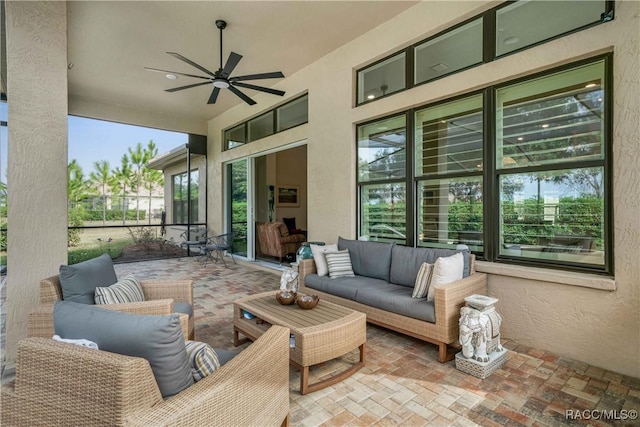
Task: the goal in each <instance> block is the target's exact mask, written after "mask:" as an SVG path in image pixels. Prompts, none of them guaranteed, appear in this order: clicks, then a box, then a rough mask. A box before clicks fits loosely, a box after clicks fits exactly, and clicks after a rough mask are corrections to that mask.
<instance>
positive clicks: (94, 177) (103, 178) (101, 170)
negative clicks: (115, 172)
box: [89, 160, 111, 225]
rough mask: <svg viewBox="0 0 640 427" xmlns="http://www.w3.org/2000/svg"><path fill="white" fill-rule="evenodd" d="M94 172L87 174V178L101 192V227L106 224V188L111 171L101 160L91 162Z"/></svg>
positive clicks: (105, 162)
mask: <svg viewBox="0 0 640 427" xmlns="http://www.w3.org/2000/svg"><path fill="white" fill-rule="evenodd" d="M93 167H94V169H95V171H94V172H91V173H90V174H89V178H91V181H92V182H93V184H95V185H96V186H97V187H99V188H100V189H101V190H102V225H105V224H106V222H107V186H108V185H109V181H110V180H111V171H110V170H109V168H110V166H109V162H107V161H105V160H102V161H99V162H93Z"/></svg>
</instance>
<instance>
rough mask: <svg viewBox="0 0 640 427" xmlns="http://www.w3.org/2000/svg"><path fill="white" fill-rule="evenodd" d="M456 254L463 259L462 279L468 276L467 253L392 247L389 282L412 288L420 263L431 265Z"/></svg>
mask: <svg viewBox="0 0 640 427" xmlns="http://www.w3.org/2000/svg"><path fill="white" fill-rule="evenodd" d="M456 252H462V256H463V258H464V270H463V273H462V277H468V276H469V274H470V265H469V251H468V250H464V251H457V250H453V249H433V248H408V247H405V246H398V245H393V249H392V250H391V269H390V280H389V281H390V282H391V283H393V284H396V285H402V286H407V287H411V288H413V286H414V285H415V282H416V276H417V275H418V270H420V266H422V263H425V262H428V263H429V264H433V263H435V262H436V260H437V259H438V258H439V257H448V256H451V255H454V254H455V253H456Z"/></svg>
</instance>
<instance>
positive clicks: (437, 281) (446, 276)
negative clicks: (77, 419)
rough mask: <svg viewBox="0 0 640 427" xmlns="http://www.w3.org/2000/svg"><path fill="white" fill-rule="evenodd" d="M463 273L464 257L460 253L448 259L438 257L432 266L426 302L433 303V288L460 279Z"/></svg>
mask: <svg viewBox="0 0 640 427" xmlns="http://www.w3.org/2000/svg"><path fill="white" fill-rule="evenodd" d="M463 271H464V257H463V256H462V253H461V252H458V253H457V254H455V255H451V256H448V257H440V258H438V259H437V260H436V262H435V264H434V265H433V273H432V274H431V283H429V290H428V292H427V301H433V299H434V296H435V288H436V287H437V286H442V285H446V284H448V283H452V282H455V281H456V280H460V279H462V275H463Z"/></svg>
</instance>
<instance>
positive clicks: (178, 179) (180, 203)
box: [172, 170, 199, 224]
mask: <svg viewBox="0 0 640 427" xmlns="http://www.w3.org/2000/svg"><path fill="white" fill-rule="evenodd" d="M198 176H199V173H198V170H193V171H191V185H190V187H191V220H190V221H187V215H188V213H187V212H188V206H189V205H188V202H189V197H188V191H189V186H188V185H187V184H188V174H187V173H186V172H185V173H181V174H179V175H174V176H173V177H172V181H173V222H174V223H175V224H187V223H190V224H193V223H197V222H198V195H199V180H198Z"/></svg>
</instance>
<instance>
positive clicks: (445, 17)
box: [208, 1, 640, 377]
mask: <svg viewBox="0 0 640 427" xmlns="http://www.w3.org/2000/svg"><path fill="white" fill-rule="evenodd" d="M495 4H496V3H493V2H491V3H490V2H485V3H482V2H446V3H442V2H440V3H438V7H434V6H433V2H423V3H420V4H418V5H417V6H415V7H413V8H411V9H409V10H408V11H407V12H405V13H404V14H401V15H399V16H397V17H395V18H392V19H390V20H389V21H387V22H386V23H384V24H383V25H380V26H379V27H377V28H376V29H374V30H372V31H371V32H369V33H367V34H365V35H363V36H361V37H360V38H358V39H356V40H354V41H352V42H351V43H349V44H347V45H344V46H342V47H341V48H339V49H337V50H336V51H334V52H332V53H330V54H329V55H327V56H325V57H324V58H322V59H321V60H319V61H317V62H316V63H314V64H311V65H310V66H308V67H307V68H305V69H303V70H301V71H300V72H298V73H296V74H294V75H292V76H288V77H287V78H286V79H284V80H283V81H282V82H281V83H279V84H278V85H277V86H276V87H278V88H280V89H283V90H286V91H287V96H286V98H287V99H291V98H292V97H293V96H295V95H296V94H299V93H302V92H304V91H307V90H308V93H309V123H308V124H307V125H305V126H304V127H299V128H295V129H293V130H292V131H295V132H297V133H296V134H290V133H287V132H284V133H283V134H278V135H275V136H273V137H269V138H265V139H264V140H261V141H257V142H254V143H251V144H247V145H246V146H243V147H240V148H238V149H234V150H230V151H227V152H222V151H221V146H222V144H221V135H222V130H223V129H224V128H227V127H230V126H231V125H233V124H236V123H238V122H241V121H243V120H246V119H247V118H249V117H253V116H255V115H257V114H259V113H260V111H265V110H268V109H271V108H273V106H274V105H275V103H280V102H281V101H282V100H281V99H279V98H278V99H274V98H276V97H270V96H268V95H258V96H256V97H255V99H256V101H257V102H258V105H257V106H258V107H259V108H260V110H256V109H255V107H254V108H250V107H247V106H239V107H236V108H234V109H232V110H230V111H228V112H226V113H225V114H223V115H221V116H219V117H217V118H215V119H213V120H211V121H210V122H209V144H210V146H209V148H210V149H209V153H210V163H209V165H208V168H209V173H210V175H209V176H210V179H209V181H208V182H209V196H210V200H221V199H222V197H221V188H222V187H221V186H220V185H218V183H221V182H222V176H221V170H222V169H221V165H222V164H223V162H225V161H229V160H232V159H235V158H241V157H243V156H247V155H250V154H254V153H258V152H260V151H262V150H265V149H269V148H273V147H276V146H278V144H286V143H288V142H291V141H296V140H298V139H304V138H307V139H308V147H307V159H308V160H307V166H308V170H307V177H308V194H310V195H312V196H310V197H309V198H308V228H309V230H310V235H309V239H310V240H322V241H327V242H330V241H334V240H335V239H336V237H337V236H338V235H342V236H345V237H350V238H354V237H355V236H356V200H357V199H356V191H355V176H356V171H355V168H356V152H355V142H354V141H355V124H356V123H359V122H362V121H366V120H370V119H373V118H376V117H380V116H383V115H387V114H390V113H393V112H396V111H401V110H405V109H407V108H410V107H414V106H418V105H423V104H426V103H429V102H433V101H436V100H439V99H445V98H449V97H452V96H454V95H457V94H461V93H466V92H470V91H472V90H474V89H478V88H482V87H486V86H488V85H491V84H495V83H498V82H502V81H507V80H511V79H514V78H516V77H519V76H522V75H526V74H531V73H533V72H536V71H541V70H545V69H549V68H553V67H555V66H558V65H561V64H565V63H569V62H573V61H576V60H579V59H582V58H586V57H590V56H595V55H597V54H600V53H603V52H610V51H613V52H614V88H613V89H614V94H615V95H614V101H615V105H614V142H613V150H614V159H613V161H614V212H615V217H614V223H615V265H616V269H615V279H611V280H609V283H610V285H611V286H610V287H614V286H615V287H616V290H615V291H603V290H595V289H587V288H583V287H579V286H569V285H566V284H560V283H558V282H559V281H561V279H562V278H561V277H559V276H561V275H562V274H557V273H553V272H548V274H547V275H546V277H548V278H547V279H546V280H548V281H541V280H532V279H530V278H527V277H528V276H527V275H526V274H523V275H521V276H522V277H514V276H513V275H510V276H505V275H503V274H500V273H490V275H489V293H490V294H491V295H493V296H496V297H498V298H500V303H499V306H500V310H501V311H502V313H503V317H504V326H503V331H504V336H505V337H506V338H511V339H514V340H517V341H519V342H522V343H524V344H530V345H533V346H535V347H537V348H539V349H542V350H548V351H552V352H555V353H557V354H560V355H564V356H567V357H570V358H574V359H577V360H581V361H584V362H587V363H590V364H593V365H596V366H600V367H603V368H607V369H611V370H614V371H617V372H620V373H624V374H628V375H632V376H635V377H640V362H639V360H640V310H638V309H637V307H638V304H639V303H640V293H639V292H640V291H639V288H640V274H639V271H640V270H639V268H640V267H639V265H640V263H638V257H637V252H638V247H639V246H640V236H639V229H640V220H639V219H638V218H639V215H638V212H639V205H640V194H639V192H638V188H640V173H639V172H638V168H637V164H638V163H639V161H640V150H639V147H638V135H639V134H640V129H638V127H639V126H640V125H639V123H640V112H639V101H638V100H639V99H640V90H639V82H638V71H637V70H638V69H639V66H640V64H639V63H638V58H639V56H640V52H639V46H638V43H639V37H640V35H639V32H638V28H639V17H638V13H639V7H640V6H639V3H638V2H626V1H625V2H617V3H616V19H615V20H614V21H612V22H609V23H607V24H603V25H599V26H596V27H592V28H590V29H587V30H584V31H581V32H579V33H575V34H571V35H568V36H566V37H563V38H561V39H557V40H554V41H551V42H549V43H545V44H543V45H540V46H537V47H535V48H531V49H528V50H526V51H524V52H521V53H518V54H514V55H510V56H508V57H505V58H503V59H500V60H497V61H494V62H492V63H488V64H484V65H481V66H479V67H475V68H473V69H470V70H467V71H464V72H461V73H457V74H454V75H452V76H449V77H446V78H443V79H440V80H438V81H436V82H432V83H429V84H425V85H421V86H419V87H416V88H413V89H411V90H408V91H405V92H402V93H398V94H396V95H393V96H390V97H388V98H384V99H381V100H379V101H376V102H373V103H370V104H367V105H364V106H361V107H358V108H354V107H353V105H354V101H353V99H354V92H355V90H354V88H355V83H354V82H355V80H354V70H355V69H357V68H359V67H361V66H362V65H364V64H366V63H370V62H372V61H374V60H376V59H379V58H381V57H383V56H385V55H388V54H389V53H391V52H393V51H395V50H397V49H399V48H401V47H404V46H407V45H409V44H411V43H412V42H415V41H417V40H420V39H423V38H425V37H427V36H429V35H431V34H435V33H437V32H438V31H440V30H442V29H444V28H447V27H449V26H451V25H454V24H456V23H458V22H461V21H463V20H465V19H467V18H469V17H471V16H473V15H475V14H477V13H479V12H481V11H482V10H485V9H487V8H489V7H491V6H493V5H495ZM288 132H289V131H288ZM301 132H304V133H301ZM222 212H223V207H220V208H218V209H216V210H211V209H210V211H209V221H210V222H212V223H218V224H220V223H221V221H222ZM544 273H545V274H546V272H544ZM516 276H517V274H516ZM538 277H539V276H538ZM556 277H557V278H558V279H556ZM581 277H582V276H580V275H578V276H576V277H574V278H573V279H572V280H574V279H575V281H577V282H580V278H581ZM583 277H584V278H585V282H588V280H586V279H589V277H588V276H587V275H583Z"/></svg>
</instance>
